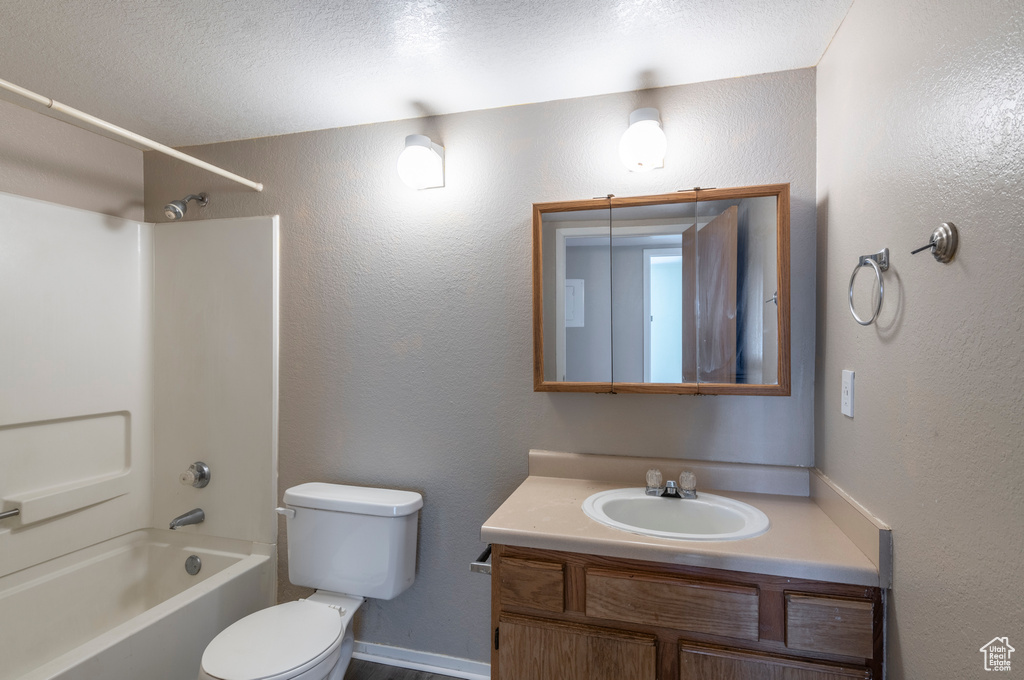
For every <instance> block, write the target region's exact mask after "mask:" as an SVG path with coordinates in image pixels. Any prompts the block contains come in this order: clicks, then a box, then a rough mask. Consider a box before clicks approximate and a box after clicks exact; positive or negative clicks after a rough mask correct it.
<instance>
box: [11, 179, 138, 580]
mask: <svg viewBox="0 0 1024 680" xmlns="http://www.w3.org/2000/svg"><path fill="white" fill-rule="evenodd" d="M152 236H153V233H152V225H148V224H144V223H141V222H134V221H130V220H125V219H121V218H117V217H109V216H104V215H99V214H97V213H92V212H87V211H84V210H78V209H74V208H68V207H64V206H59V205H55V204H52V203H46V202H43V201H37V200H33V199H28V198H23V197H20V196H13V195H10V194H0V244H2V247H0V313H2V322H0V511H6V510H11V509H15V508H16V509H19V510H20V511H21V515H19V516H16V517H11V518H7V519H3V520H0V575H3V574H7V573H10V572H12V571H16V570H18V569H21V568H23V567H25V566H29V565H32V564H36V563H39V562H42V561H44V560H47V559H50V558H53V557H56V556H58V555H61V554H64V553H66V552H69V551H71V550H75V549H78V548H81V547H84V546H87V545H90V544H92V543H96V542H98V541H101V540H105V539H107V538H110V537H113V536H117V535H119V534H122V533H125V532H128V531H133V530H135V529H138V528H142V527H144V526H146V525H147V524H148V518H149V508H150V490H149V486H150V477H151V470H152V467H151V463H152V448H153V447H152V434H151V433H152V425H151V413H152V404H151V402H152V397H151V395H152V370H151V367H152V358H151V355H152V352H151V347H152V338H151V330H150V329H151V328H152V281H153V279H152V259H153V238H152Z"/></svg>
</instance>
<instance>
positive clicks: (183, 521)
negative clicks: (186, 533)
mask: <svg viewBox="0 0 1024 680" xmlns="http://www.w3.org/2000/svg"><path fill="white" fill-rule="evenodd" d="M205 519H206V513H205V512H203V509H202V508H195V509H194V510H189V511H188V512H186V513H185V514H184V515H178V516H177V517H175V518H174V519H172V520H171V529H177V528H178V527H183V526H188V525H189V524H199V523H200V522H202V521H203V520H205Z"/></svg>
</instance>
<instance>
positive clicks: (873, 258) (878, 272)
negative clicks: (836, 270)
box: [850, 248, 889, 326]
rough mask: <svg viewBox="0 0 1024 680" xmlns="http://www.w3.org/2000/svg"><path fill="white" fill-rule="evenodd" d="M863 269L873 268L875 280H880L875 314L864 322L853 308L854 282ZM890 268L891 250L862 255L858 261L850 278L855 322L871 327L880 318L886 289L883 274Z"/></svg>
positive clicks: (851, 310)
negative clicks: (879, 314)
mask: <svg viewBox="0 0 1024 680" xmlns="http://www.w3.org/2000/svg"><path fill="white" fill-rule="evenodd" d="M861 267H871V268H872V269H874V270H875V278H876V279H878V303H877V304H876V305H875V312H874V314H872V315H871V318H870V319H868V320H866V321H865V320H864V319H862V318H860V317H859V316H857V312H856V310H854V308H853V282H854V280H856V278H857V272H859V271H860V270H861ZM888 268H889V249H888V248H882V249H881V250H880V251H878V252H877V253H875V254H874V255H861V256H860V258H859V259H858V260H857V266H856V267H854V268H853V274H852V275H851V276H850V314H853V318H854V320H855V321H856V322H857V323H859V324H860V325H861V326H870V325H871V324H873V323H874V322H875V319H877V318H878V313H879V312H880V311H882V300H883V298H884V297H885V287H884V286H883V284H882V272H884V271H886V270H887V269H888Z"/></svg>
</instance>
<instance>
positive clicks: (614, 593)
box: [586, 569, 758, 640]
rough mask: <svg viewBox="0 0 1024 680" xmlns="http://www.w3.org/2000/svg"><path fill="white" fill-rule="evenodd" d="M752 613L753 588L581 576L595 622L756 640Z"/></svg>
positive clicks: (593, 573)
mask: <svg viewBox="0 0 1024 680" xmlns="http://www.w3.org/2000/svg"><path fill="white" fill-rule="evenodd" d="M757 612H758V591H757V588H751V587H746V586H731V585H722V584H717V583H712V582H703V581H690V580H684V579H678V578H673V577H669V576H665V577H661V576H654V575H628V574H623V573H620V572H615V571H605V570H601V569H588V570H587V596H586V614H587V616H593V617H595V618H600V619H607V620H611V621H626V622H629V623H643V624H649V625H655V626H662V627H665V628H675V629H676V630H685V631H690V632H694V633H707V634H709V635H722V636H725V637H731V638H738V639H741V640H757V639H758V625H757V623H758V619H757Z"/></svg>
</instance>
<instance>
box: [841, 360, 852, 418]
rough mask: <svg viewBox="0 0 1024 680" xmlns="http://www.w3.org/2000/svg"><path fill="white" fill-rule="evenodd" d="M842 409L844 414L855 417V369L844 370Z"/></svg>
mask: <svg viewBox="0 0 1024 680" xmlns="http://www.w3.org/2000/svg"><path fill="white" fill-rule="evenodd" d="M842 410H843V415H844V416H850V417H851V418H852V417H853V371H843V401H842Z"/></svg>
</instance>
